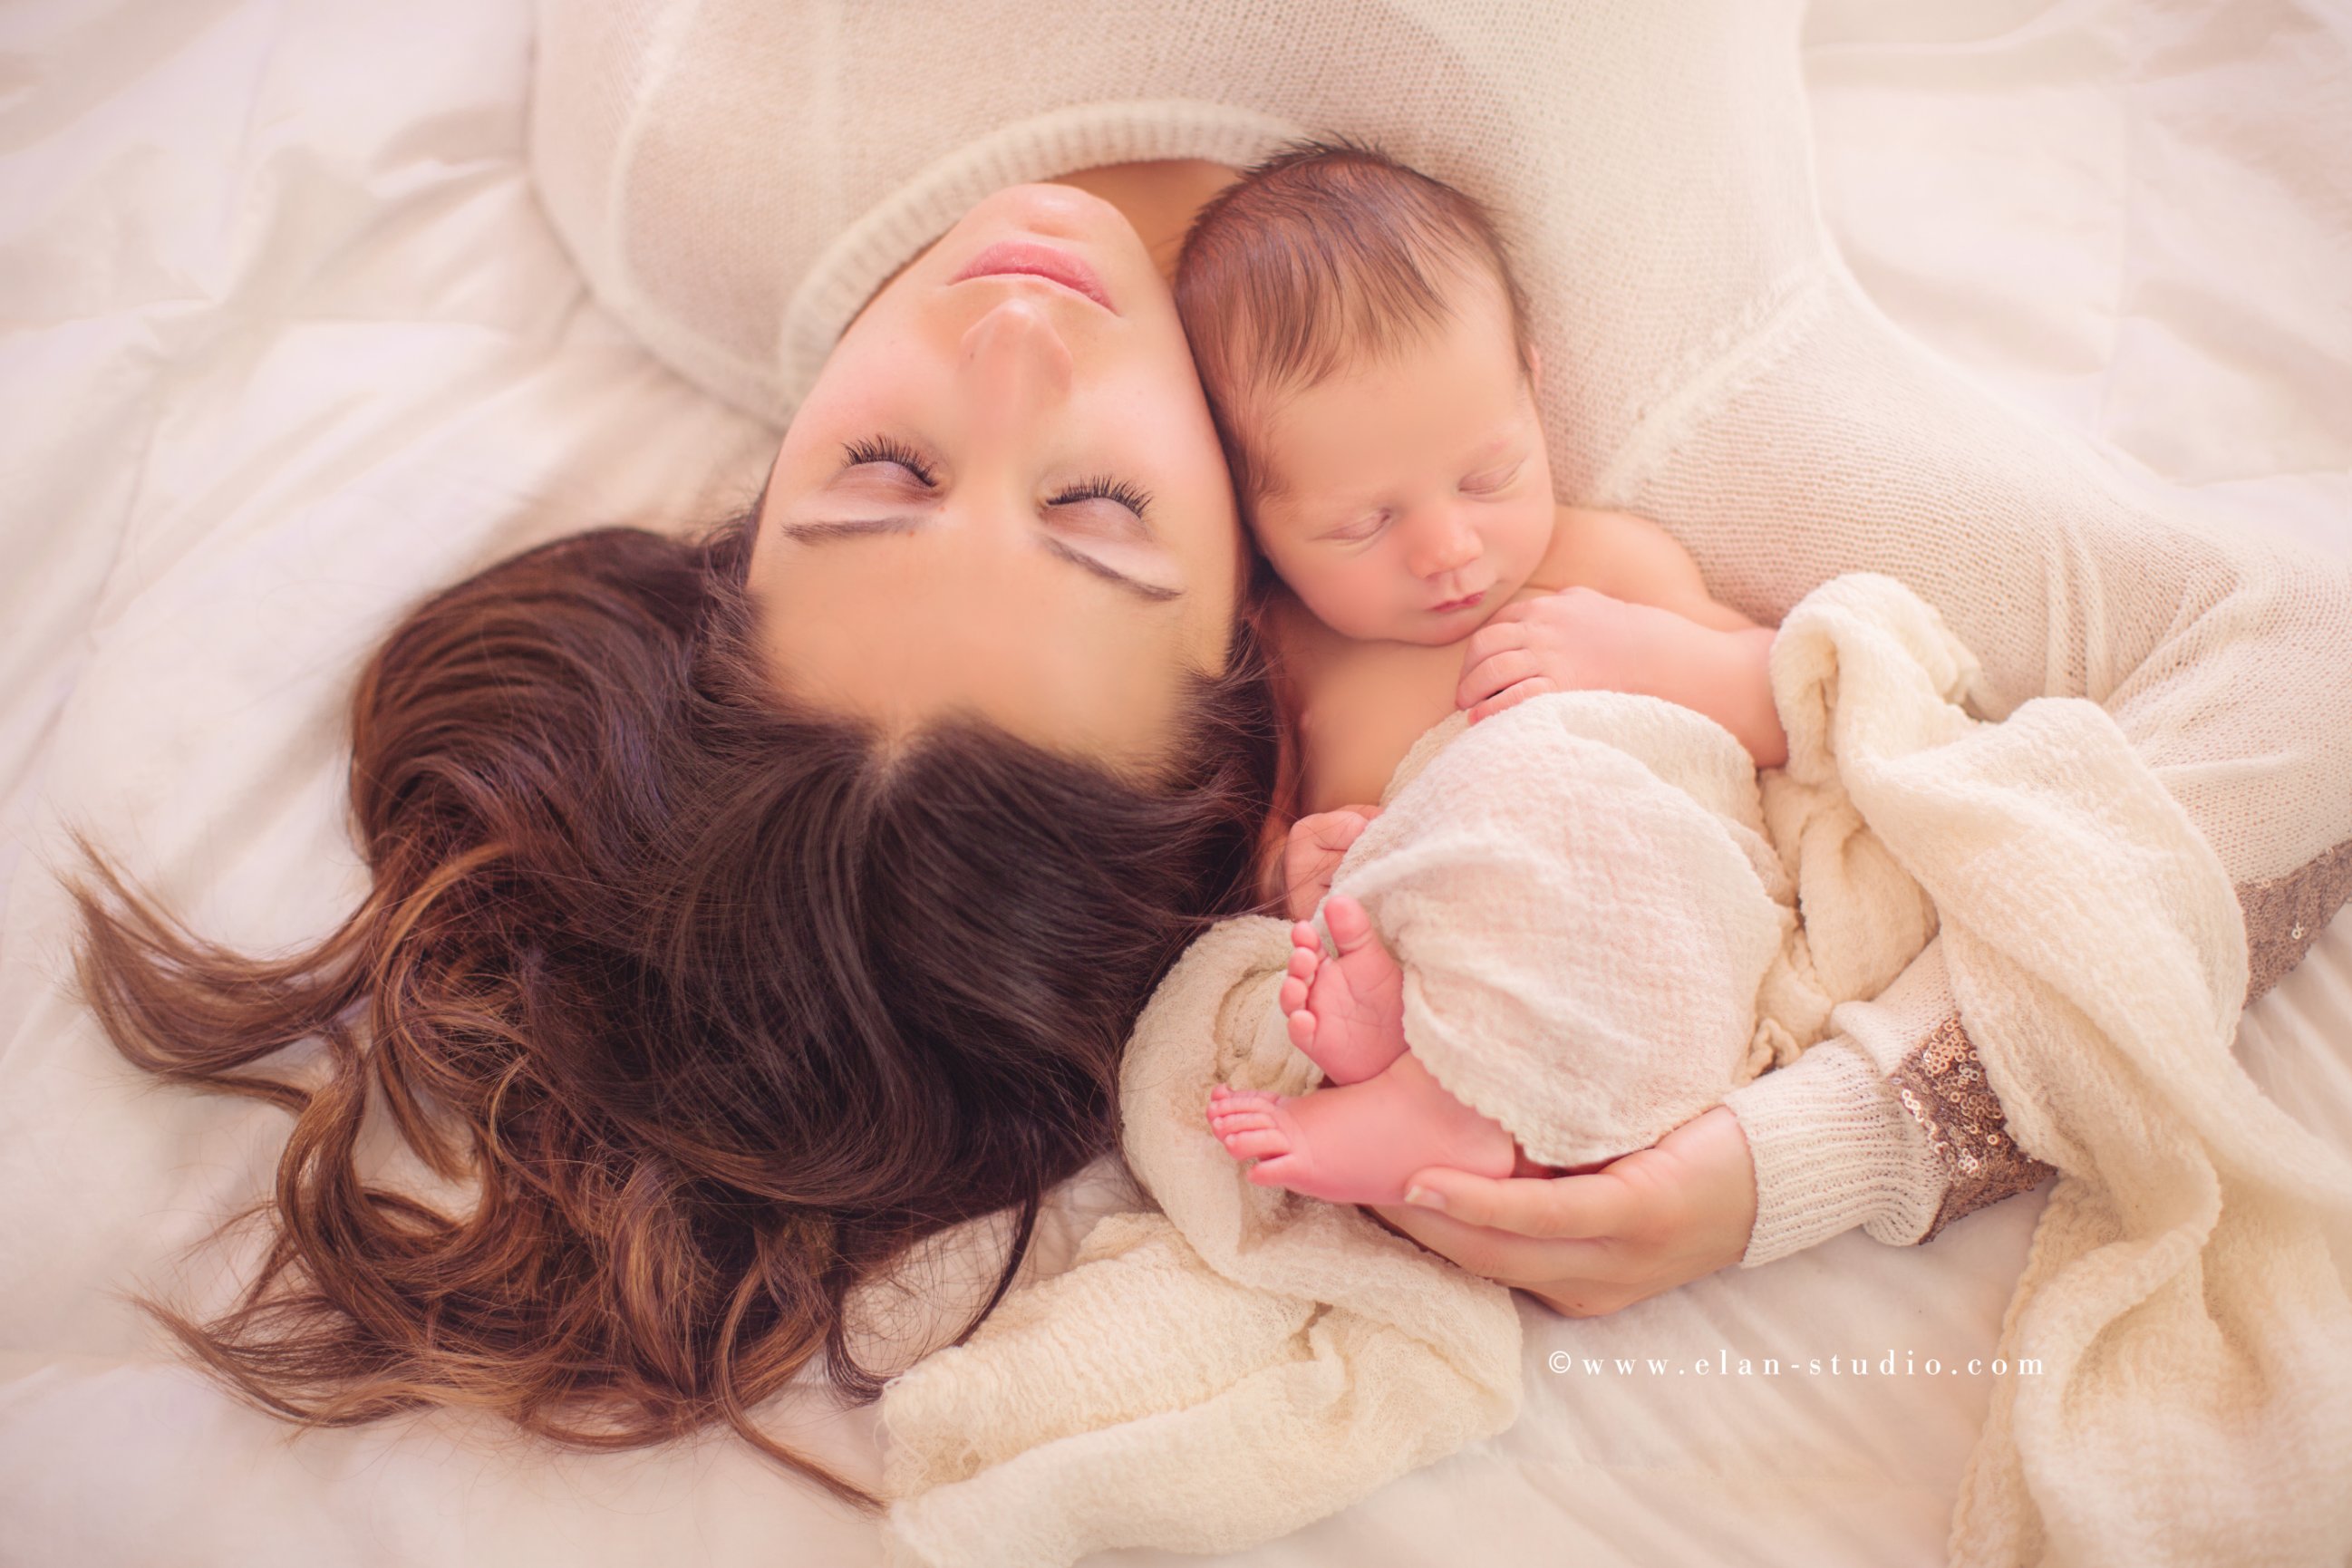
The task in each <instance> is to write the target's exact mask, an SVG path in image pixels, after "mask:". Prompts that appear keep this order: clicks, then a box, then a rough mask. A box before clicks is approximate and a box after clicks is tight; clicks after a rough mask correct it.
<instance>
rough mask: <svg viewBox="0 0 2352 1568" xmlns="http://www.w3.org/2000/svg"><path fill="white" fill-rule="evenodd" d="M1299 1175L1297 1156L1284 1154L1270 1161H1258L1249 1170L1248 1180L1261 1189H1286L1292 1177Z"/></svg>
mask: <svg viewBox="0 0 2352 1568" xmlns="http://www.w3.org/2000/svg"><path fill="white" fill-rule="evenodd" d="M1298 1174H1300V1170H1299V1161H1298V1159H1297V1156H1295V1155H1292V1154H1288V1153H1284V1154H1280V1155H1276V1157H1274V1158H1272V1159H1267V1160H1260V1161H1259V1162H1258V1163H1256V1164H1255V1165H1252V1166H1251V1167H1250V1168H1249V1179H1250V1181H1251V1183H1252V1184H1254V1185H1256V1186H1261V1187H1286V1186H1288V1185H1289V1184H1290V1183H1291V1180H1292V1178H1293V1177H1295V1176H1297V1175H1298Z"/></svg>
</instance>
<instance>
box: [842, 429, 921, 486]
mask: <svg viewBox="0 0 2352 1568" xmlns="http://www.w3.org/2000/svg"><path fill="white" fill-rule="evenodd" d="M841 449H842V452H843V454H844V455H845V457H846V458H847V459H848V460H847V461H846V462H845V463H843V464H842V465H841V467H842V471H843V472H844V473H846V472H848V471H849V470H850V469H852V468H903V469H905V470H906V472H907V473H908V475H909V476H911V477H912V478H913V479H915V481H916V482H917V483H918V484H919V486H920V487H921V488H922V489H931V488H933V486H934V485H935V484H936V483H937V480H936V479H935V478H934V471H933V469H932V468H931V465H930V464H929V463H928V462H925V461H924V460H923V458H922V455H921V454H920V453H919V452H917V451H916V450H915V449H914V448H913V447H909V446H908V445H907V444H906V443H905V442H903V441H900V440H898V439H896V438H894V437H888V436H868V437H865V438H864V439H862V440H856V441H850V442H846V443H845V444H844V445H843V447H842V448H841Z"/></svg>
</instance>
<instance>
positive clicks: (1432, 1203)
mask: <svg viewBox="0 0 2352 1568" xmlns="http://www.w3.org/2000/svg"><path fill="white" fill-rule="evenodd" d="M1404 1201H1405V1202H1407V1203H1409V1204H1411V1205H1412V1206H1413V1207H1415V1208H1417V1209H1434V1210H1435V1211H1436V1212H1437V1213H1439V1214H1444V1212H1445V1199H1444V1197H1443V1196H1441V1195H1439V1194H1436V1193H1433V1192H1431V1191H1430V1190H1429V1189H1428V1188H1427V1187H1407V1188H1406V1189H1405V1190H1404Z"/></svg>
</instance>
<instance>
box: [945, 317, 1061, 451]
mask: <svg viewBox="0 0 2352 1568" xmlns="http://www.w3.org/2000/svg"><path fill="white" fill-rule="evenodd" d="M963 378H964V382H965V384H966V385H967V386H968V387H969V388H970V390H971V393H972V395H973V399H974V402H973V408H972V411H973V414H974V415H975V416H976V417H978V418H979V419H980V420H981V421H982V422H995V423H1002V422H1005V421H1014V422H1017V421H1019V420H1021V419H1023V418H1024V417H1026V416H1029V415H1032V414H1034V413H1037V412H1039V411H1040V410H1042V409H1044V408H1046V407H1049V406H1051V405H1055V404H1058V403H1060V402H1062V401H1064V400H1065V399H1066V398H1067V397H1068V396H1069V395H1070V349H1069V345H1068V344H1067V343H1065V342H1063V341H1062V334H1061V333H1059V332H1057V331H1055V330H1054V321H1053V318H1052V317H1051V316H1050V315H1048V314H1047V313H1046V311H1045V308H1044V307H1043V306H1042V305H1040V304H1039V303H1038V302H1037V301H1036V300H1026V299H1023V298H1021V297H1019V296H1017V295H1015V296H1013V297H1012V298H1009V299H1006V300H1002V301H1000V302H999V303H998V304H997V305H996V306H995V307H994V308H993V309H992V310H990V311H989V312H988V313H987V314H986V315H984V316H982V317H981V319H980V320H979V321H974V322H973V323H972V324H971V330H970V331H966V332H965V333H964V335H963Z"/></svg>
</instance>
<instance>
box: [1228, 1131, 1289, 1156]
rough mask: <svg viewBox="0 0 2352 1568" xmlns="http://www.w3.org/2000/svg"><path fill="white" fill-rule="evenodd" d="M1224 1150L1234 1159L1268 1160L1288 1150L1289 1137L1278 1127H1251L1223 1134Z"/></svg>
mask: <svg viewBox="0 0 2352 1568" xmlns="http://www.w3.org/2000/svg"><path fill="white" fill-rule="evenodd" d="M1223 1142H1224V1145H1225V1152H1226V1153H1228V1154H1231V1155H1232V1156H1233V1157H1234V1159H1236V1160H1269V1159H1272V1158H1274V1157H1275V1156H1276V1155H1277V1154H1287V1153H1289V1152H1290V1139H1289V1136H1288V1135H1287V1134H1286V1133H1285V1132H1284V1131H1282V1129H1281V1128H1279V1127H1258V1128H1253V1129H1251V1130H1250V1131H1246V1132H1230V1133H1227V1134H1225V1136H1224V1140H1223Z"/></svg>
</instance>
